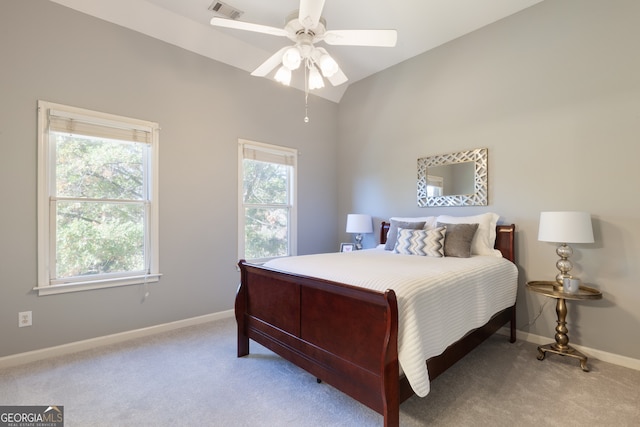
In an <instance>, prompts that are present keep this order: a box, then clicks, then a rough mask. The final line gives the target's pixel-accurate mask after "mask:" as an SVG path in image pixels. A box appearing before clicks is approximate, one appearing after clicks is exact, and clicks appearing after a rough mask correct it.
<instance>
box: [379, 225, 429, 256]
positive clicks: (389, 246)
mask: <svg viewBox="0 0 640 427" xmlns="http://www.w3.org/2000/svg"><path fill="white" fill-rule="evenodd" d="M425 224H426V222H425V221H422V222H405V221H397V220H395V219H392V220H391V224H390V225H389V232H388V233H387V242H386V243H385V244H384V250H385V251H392V250H393V249H394V248H395V247H396V241H397V240H398V228H408V229H411V230H421V229H423V228H424V225H425Z"/></svg>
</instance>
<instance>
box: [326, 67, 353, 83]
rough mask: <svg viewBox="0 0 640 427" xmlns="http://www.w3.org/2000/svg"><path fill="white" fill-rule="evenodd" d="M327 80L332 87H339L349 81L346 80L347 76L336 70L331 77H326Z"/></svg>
mask: <svg viewBox="0 0 640 427" xmlns="http://www.w3.org/2000/svg"><path fill="white" fill-rule="evenodd" d="M326 79H327V80H329V82H330V83H331V84H332V85H333V86H339V85H341V84H342V83H344V82H346V81H347V80H349V79H348V78H347V76H346V75H345V74H344V73H343V72H342V70H340V69H338V71H337V72H336V73H335V74H334V75H333V76H331V77H327V78H326Z"/></svg>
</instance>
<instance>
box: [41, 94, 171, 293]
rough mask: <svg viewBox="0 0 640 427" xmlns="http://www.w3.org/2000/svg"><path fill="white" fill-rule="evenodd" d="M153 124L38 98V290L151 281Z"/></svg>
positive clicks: (154, 254)
mask: <svg viewBox="0 0 640 427" xmlns="http://www.w3.org/2000/svg"><path fill="white" fill-rule="evenodd" d="M157 165H158V125H157V123H152V122H146V121H142V120H136V119H129V118H126V117H119V116H114V115H111V114H104V113H98V112H95V111H89V110H84V109H81V108H75V107H69V106H65V105H59V104H53V103H50V102H45V101H39V102H38V286H37V287H36V289H37V290H38V293H39V295H49V294H55V293H61V292H73V291H81V290H87V289H95V288H104V287H112V286H122V285H131V284H139V283H147V282H154V281H157V280H158V278H159V276H160V274H159V270H158V186H157V174H158V167H157Z"/></svg>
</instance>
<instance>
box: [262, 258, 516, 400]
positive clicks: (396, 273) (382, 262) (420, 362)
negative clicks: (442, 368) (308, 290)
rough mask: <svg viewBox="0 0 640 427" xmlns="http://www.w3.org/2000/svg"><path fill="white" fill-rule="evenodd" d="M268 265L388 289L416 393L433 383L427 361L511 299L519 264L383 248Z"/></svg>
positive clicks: (401, 349)
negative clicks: (392, 294)
mask: <svg viewBox="0 0 640 427" xmlns="http://www.w3.org/2000/svg"><path fill="white" fill-rule="evenodd" d="M265 266H267V267H270V268H274V269H277V270H281V271H287V272H291V273H295V274H303V275H307V276H313V277H318V278H322V279H327V280H332V281H336V282H340V283H346V284H349V285H355V286H360V287H364V288H368V289H372V290H376V291H379V292H384V291H385V290H387V289H392V290H393V291H394V292H395V293H396V297H397V300H398V361H399V363H400V367H401V370H402V371H403V372H404V374H405V375H406V377H407V379H408V381H409V383H410V384H411V387H412V388H413V390H414V392H415V393H416V394H417V395H418V396H426V395H427V394H428V393H429V390H430V384H429V373H428V371H427V365H426V363H425V360H427V359H429V358H430V357H433V356H437V355H439V354H441V353H442V352H443V351H444V350H445V349H446V348H447V347H448V346H449V345H450V344H453V343H454V342H456V341H458V340H459V339H460V338H462V337H463V336H464V335H465V334H466V333H467V332H469V331H470V330H472V329H475V328H478V327H480V326H482V325H484V324H485V323H487V321H489V319H490V318H491V317H492V316H493V315H494V314H495V313H497V312H499V311H501V310H503V309H505V308H507V307H510V306H512V305H513V304H514V303H515V300H516V292H517V283H518V270H517V268H516V266H515V265H514V264H513V263H512V262H510V261H508V260H506V259H504V258H499V257H495V256H472V257H471V258H454V257H444V258H436V257H428V256H414V255H401V254H396V253H393V252H391V251H385V250H384V249H382V248H376V249H369V250H362V251H354V252H340V253H328V254H316V255H303V256H296V257H287V258H278V259H274V260H271V261H269V262H267V263H266V264H265Z"/></svg>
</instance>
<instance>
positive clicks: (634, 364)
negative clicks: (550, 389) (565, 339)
mask: <svg viewBox="0 0 640 427" xmlns="http://www.w3.org/2000/svg"><path fill="white" fill-rule="evenodd" d="M497 333H499V334H501V335H507V336H509V335H510V332H509V328H507V327H506V326H505V327H502V328H500V329H499V330H498V332H497ZM516 338H517V339H519V340H523V341H527V342H530V343H534V344H538V345H545V344H549V343H550V342H553V338H548V337H543V336H540V335H535V334H531V333H529V332H524V331H520V330H517V329H516ZM571 346H572V347H575V348H576V350H578V351H580V352H582V353H584V354H586V355H587V356H588V357H589V358H591V357H593V358H594V359H598V360H602V361H603V362H607V363H613V364H614V365H618V366H624V367H625V368H631V369H635V370H636V371H640V360H638V359H632V358H631V357H626V356H621V355H619V354H614V353H609V352H606V351H602V350H596V349H595V348H590V347H585V346H582V345H577V344H574V343H571Z"/></svg>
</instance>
